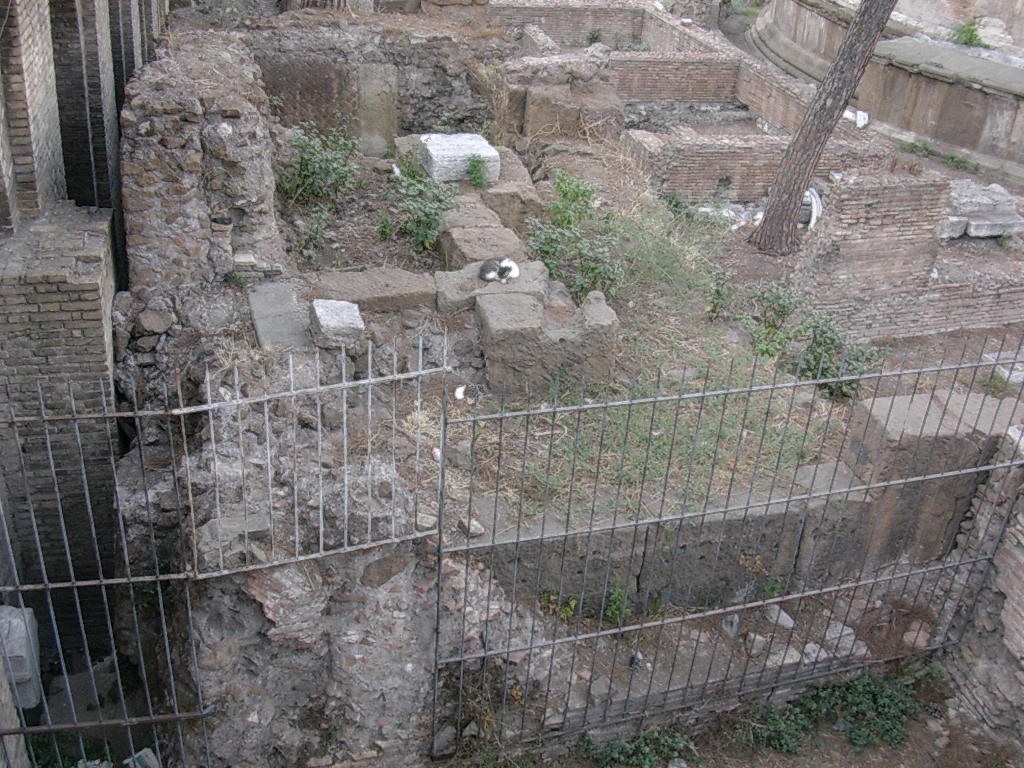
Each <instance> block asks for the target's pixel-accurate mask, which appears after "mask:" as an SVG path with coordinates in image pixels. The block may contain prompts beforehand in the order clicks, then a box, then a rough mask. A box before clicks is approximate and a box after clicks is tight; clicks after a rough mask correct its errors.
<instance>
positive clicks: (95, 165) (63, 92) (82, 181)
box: [50, 0, 118, 208]
mask: <svg viewBox="0 0 1024 768" xmlns="http://www.w3.org/2000/svg"><path fill="white" fill-rule="evenodd" d="M50 20H51V26H52V28H53V40H54V64H55V66H56V76H57V102H58V107H59V111H60V133H61V140H62V142H63V151H64V169H65V178H66V179H67V195H68V197H69V198H70V199H72V200H74V201H75V202H77V203H78V204H80V205H99V206H103V207H105V208H109V207H111V205H112V201H116V198H117V190H116V186H117V184H116V182H117V176H118V172H117V104H116V103H115V99H114V62H113V54H112V50H111V36H110V12H109V8H108V5H107V0H89V1H88V2H79V3H75V4H68V3H64V2H61V1H60V0H54V1H53V2H52V3H51V7H50Z"/></svg>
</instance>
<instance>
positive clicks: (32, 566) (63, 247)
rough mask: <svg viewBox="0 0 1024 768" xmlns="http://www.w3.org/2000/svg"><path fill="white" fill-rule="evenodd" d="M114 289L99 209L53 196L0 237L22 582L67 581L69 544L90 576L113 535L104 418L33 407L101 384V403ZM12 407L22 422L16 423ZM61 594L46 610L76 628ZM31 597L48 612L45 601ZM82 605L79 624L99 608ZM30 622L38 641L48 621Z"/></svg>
mask: <svg viewBox="0 0 1024 768" xmlns="http://www.w3.org/2000/svg"><path fill="white" fill-rule="evenodd" d="M113 293H114V281H113V264H112V257H111V251H110V212H109V211H104V210H96V209H86V208H78V207H76V206H74V205H73V204H71V203H64V204H63V205H59V206H54V207H52V208H51V209H50V210H49V211H47V212H46V213H44V214H43V215H42V216H40V217H39V218H38V219H36V220H34V221H32V222H29V223H26V224H25V225H24V226H23V227H22V228H21V229H20V230H19V231H18V232H17V233H16V234H14V235H12V236H11V237H9V238H7V240H5V241H4V242H3V244H2V245H0V378H2V379H3V380H4V383H5V387H4V389H3V391H2V392H0V404H2V415H3V419H2V421H0V435H2V447H0V456H2V461H3V467H4V473H5V475H6V476H7V480H8V482H7V495H8V498H7V506H6V508H5V512H6V513H7V514H9V515H10V516H11V517H12V519H13V520H14V533H15V535H16V537H17V538H18V539H19V541H20V545H21V546H20V550H21V552H20V554H21V569H20V577H21V581H22V583H31V582H37V581H39V580H41V578H42V571H43V564H44V563H45V568H46V575H47V576H48V577H49V579H50V580H51V581H61V580H65V579H68V578H69V577H70V576H71V574H70V573H69V571H68V565H67V563H68V557H69V555H68V554H67V552H68V551H70V552H71V553H73V556H74V557H75V560H76V566H75V572H74V576H75V577H76V578H78V579H86V578H91V577H94V576H97V575H98V574H99V572H100V571H101V570H102V568H101V565H100V563H99V562H98V558H97V554H96V553H97V552H99V553H100V554H99V556H100V557H103V556H104V555H109V553H110V551H111V550H112V547H113V544H114V539H113V530H114V528H113V525H112V524H111V521H112V514H113V492H112V484H113V476H112V473H111V467H110V458H109V454H110V450H111V442H110V441H111V439H112V438H111V436H110V435H109V434H108V433H107V430H106V427H105V426H104V425H103V424H102V422H85V423H82V424H81V425H80V427H79V429H71V428H70V427H69V426H68V424H67V423H66V422H61V421H57V422H51V423H49V424H47V425H45V426H44V424H43V423H41V422H40V421H39V420H38V417H39V415H40V414H41V413H45V414H46V415H47V416H51V417H52V416H62V415H67V414H68V413H70V409H71V406H70V405H69V396H70V394H72V393H73V394H74V397H75V407H76V409H77V411H78V412H79V413H85V412H95V411H97V410H100V409H101V408H102V406H103V397H104V394H105V396H106V403H107V405H108V407H109V406H110V405H111V402H110V386H111V376H112V372H113V353H112V349H111V341H110V339H111V333H110V308H111V303H112V299H113ZM12 414H13V415H14V416H16V417H23V418H26V419H29V421H22V422H20V423H18V424H17V425H14V424H12V423H11V421H10V418H9V417H10V416H11V415H12ZM114 439H116V438H114ZM83 478H85V480H84V481H83ZM33 517H34V522H33V519H32V518H33ZM40 552H42V553H43V554H42V555H40ZM39 597H40V599H42V596H39ZM70 598H71V595H70V594H68V592H67V591H66V590H65V591H64V592H63V593H55V594H54V596H53V605H54V611H55V615H56V618H57V620H58V623H59V624H60V626H66V627H77V626H78V625H79V620H80V616H79V614H78V613H77V609H76V608H75V606H74V605H73V602H72V601H71V599H70ZM96 598H97V599H99V595H96ZM82 599H83V600H84V601H85V602H86V603H87V604H88V602H89V599H90V598H89V597H88V596H86V595H84V594H83V595H82ZM30 604H31V603H30ZM32 607H34V608H35V609H36V615H37V616H40V617H46V616H48V612H47V610H48V609H47V604H35V605H33V606H32ZM85 613H86V615H85V616H84V617H82V620H84V621H85V623H86V626H87V627H88V626H90V625H91V623H92V620H93V619H94V618H98V616H99V614H98V612H96V613H95V615H93V612H91V611H89V610H88V609H87V610H86V612H85ZM39 623H40V627H41V633H42V635H43V645H44V646H46V645H47V642H46V636H47V635H48V633H49V627H50V622H49V621H48V620H46V619H44V618H41V619H40V622H39ZM71 638H72V639H71V640H70V643H71V645H72V646H74V647H78V646H80V644H81V642H82V639H81V634H80V633H75V632H74V631H71Z"/></svg>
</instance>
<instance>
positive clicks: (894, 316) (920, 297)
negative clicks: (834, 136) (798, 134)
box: [796, 171, 1024, 338]
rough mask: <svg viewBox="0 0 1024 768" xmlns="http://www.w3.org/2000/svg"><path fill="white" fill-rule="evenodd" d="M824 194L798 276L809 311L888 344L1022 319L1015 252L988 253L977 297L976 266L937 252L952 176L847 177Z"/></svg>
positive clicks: (1022, 283)
mask: <svg viewBox="0 0 1024 768" xmlns="http://www.w3.org/2000/svg"><path fill="white" fill-rule="evenodd" d="M822 189H823V191H824V203H825V212H824V216H823V218H822V220H821V222H820V223H819V225H818V227H817V228H816V230H815V233H814V234H813V235H812V236H811V238H810V239H809V240H808V243H807V245H806V246H805V248H804V250H803V251H802V253H801V256H800V259H799V262H798V264H797V267H796V274H797V275H798V276H799V279H800V281H801V282H802V283H804V284H806V285H807V286H809V287H808V291H807V292H808V293H809V294H810V295H811V296H813V304H814V307H815V308H816V309H818V310H820V311H823V312H828V313H831V314H834V315H836V316H837V317H842V318H843V324H844V327H845V328H847V330H848V331H849V332H850V333H853V334H855V335H859V336H862V337H866V338H885V337H887V336H901V335H906V334H907V333H913V334H915V335H917V334H927V333H942V332H946V331H951V330H956V329H959V328H965V327H968V328H969V327H992V326H996V325H1000V324H1004V323H1013V322H1017V321H1018V320H1019V319H1020V318H1019V312H1018V308H1019V306H1020V301H1021V297H1024V276H1022V275H1021V274H1020V270H1019V266H1018V263H1019V262H1018V260H1017V259H1016V257H1015V256H1014V255H1013V254H1012V253H1009V252H1007V253H1003V252H996V253H990V254H989V255H988V256H987V264H986V273H987V274H986V276H985V278H984V283H985V285H986V290H984V291H979V290H978V281H979V275H978V269H977V265H976V264H974V263H972V262H973V259H972V258H971V257H970V256H966V257H965V256H962V255H959V254H958V253H957V252H950V253H947V252H946V251H945V250H944V249H943V247H942V246H940V243H939V226H940V223H941V222H942V221H943V220H944V219H945V217H946V216H947V209H946V205H945V202H946V201H947V200H948V195H949V180H948V178H946V177H944V176H941V175H939V174H932V173H923V172H913V173H911V172H905V171H900V172H897V173H891V174H890V173H882V174H869V173H863V172H855V173H843V174H841V175H838V176H834V177H833V179H832V181H831V182H830V183H829V184H827V185H824V186H823V187H822Z"/></svg>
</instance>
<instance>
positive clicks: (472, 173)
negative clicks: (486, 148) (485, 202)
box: [466, 155, 487, 189]
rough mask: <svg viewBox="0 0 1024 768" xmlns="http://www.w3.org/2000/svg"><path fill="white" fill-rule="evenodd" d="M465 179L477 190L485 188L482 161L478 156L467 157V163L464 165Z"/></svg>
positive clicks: (485, 180) (485, 179)
mask: <svg viewBox="0 0 1024 768" xmlns="http://www.w3.org/2000/svg"><path fill="white" fill-rule="evenodd" d="M466 178H467V179H469V183H470V184H472V185H473V186H474V187H475V188H477V189H483V188H484V187H486V186H487V175H486V173H485V168H484V159H483V158H482V157H480V155H470V156H469V161H468V162H467V163H466Z"/></svg>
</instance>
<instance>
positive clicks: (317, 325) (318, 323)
mask: <svg viewBox="0 0 1024 768" xmlns="http://www.w3.org/2000/svg"><path fill="white" fill-rule="evenodd" d="M309 330H310V333H311V334H312V336H313V343H314V344H316V345H317V346H318V347H321V348H323V349H340V348H341V347H351V346H354V345H356V344H358V343H359V342H361V341H362V340H363V331H364V330H365V326H364V325H363V317H362V315H360V314H359V305H358V304H353V303H352V302H351V301H333V300H331V299H315V300H314V301H313V305H312V307H310V313H309Z"/></svg>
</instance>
